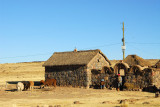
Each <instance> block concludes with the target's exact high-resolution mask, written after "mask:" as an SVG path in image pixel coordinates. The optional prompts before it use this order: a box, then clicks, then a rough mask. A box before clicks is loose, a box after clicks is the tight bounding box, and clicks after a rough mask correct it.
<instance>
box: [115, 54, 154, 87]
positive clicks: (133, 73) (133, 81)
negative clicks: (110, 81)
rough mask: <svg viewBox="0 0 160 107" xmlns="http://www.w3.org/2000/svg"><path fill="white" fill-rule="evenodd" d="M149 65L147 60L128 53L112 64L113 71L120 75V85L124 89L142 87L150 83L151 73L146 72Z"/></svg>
mask: <svg viewBox="0 0 160 107" xmlns="http://www.w3.org/2000/svg"><path fill="white" fill-rule="evenodd" d="M150 66H151V64H150V62H149V61H146V60H145V59H143V58H141V57H139V56H137V55H128V56H127V57H126V58H125V59H124V60H123V61H121V62H118V63H116V64H115V66H114V73H115V74H118V73H120V75H121V76H122V87H123V88H126V89H142V88H144V87H147V86H149V85H151V84H152V73H151V72H147V71H146V70H147V69H149V68H150Z"/></svg>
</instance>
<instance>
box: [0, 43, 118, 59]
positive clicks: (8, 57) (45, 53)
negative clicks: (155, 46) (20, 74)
mask: <svg viewBox="0 0 160 107" xmlns="http://www.w3.org/2000/svg"><path fill="white" fill-rule="evenodd" d="M118 44H121V43H114V44H105V45H99V46H94V47H88V48H83V49H81V50H86V49H93V48H100V47H106V46H113V45H118ZM49 54H53V52H48V53H40V54H34V55H24V56H13V57H2V58H0V59H10V58H22V57H32V56H41V55H49Z"/></svg>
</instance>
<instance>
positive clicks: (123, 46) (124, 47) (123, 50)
mask: <svg viewBox="0 0 160 107" xmlns="http://www.w3.org/2000/svg"><path fill="white" fill-rule="evenodd" d="M122 30H123V38H122V42H123V45H122V52H123V60H124V59H125V49H126V46H125V40H124V22H123V28H122Z"/></svg>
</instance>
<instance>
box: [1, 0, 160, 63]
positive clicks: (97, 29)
mask: <svg viewBox="0 0 160 107" xmlns="http://www.w3.org/2000/svg"><path fill="white" fill-rule="evenodd" d="M123 21H124V26H125V42H126V56H127V55H129V54H137V55H138V56H140V57H142V58H144V59H160V0H0V63H16V62H30V61H46V60H47V59H48V58H49V57H50V56H51V55H52V54H53V53H54V52H63V51H73V50H74V48H75V47H76V48H77V49H78V50H88V49H100V50H101V51H102V52H103V53H104V54H105V55H106V56H107V57H108V58H109V59H110V60H113V59H122V50H121V45H122V36H123V32H122V22H123Z"/></svg>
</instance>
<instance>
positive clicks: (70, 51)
mask: <svg viewBox="0 0 160 107" xmlns="http://www.w3.org/2000/svg"><path fill="white" fill-rule="evenodd" d="M91 51H98V52H100V50H99V49H95V50H79V51H77V52H91ZM71 52H73V53H74V51H65V52H54V53H56V54H57V53H58V54H59V53H71Z"/></svg>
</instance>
